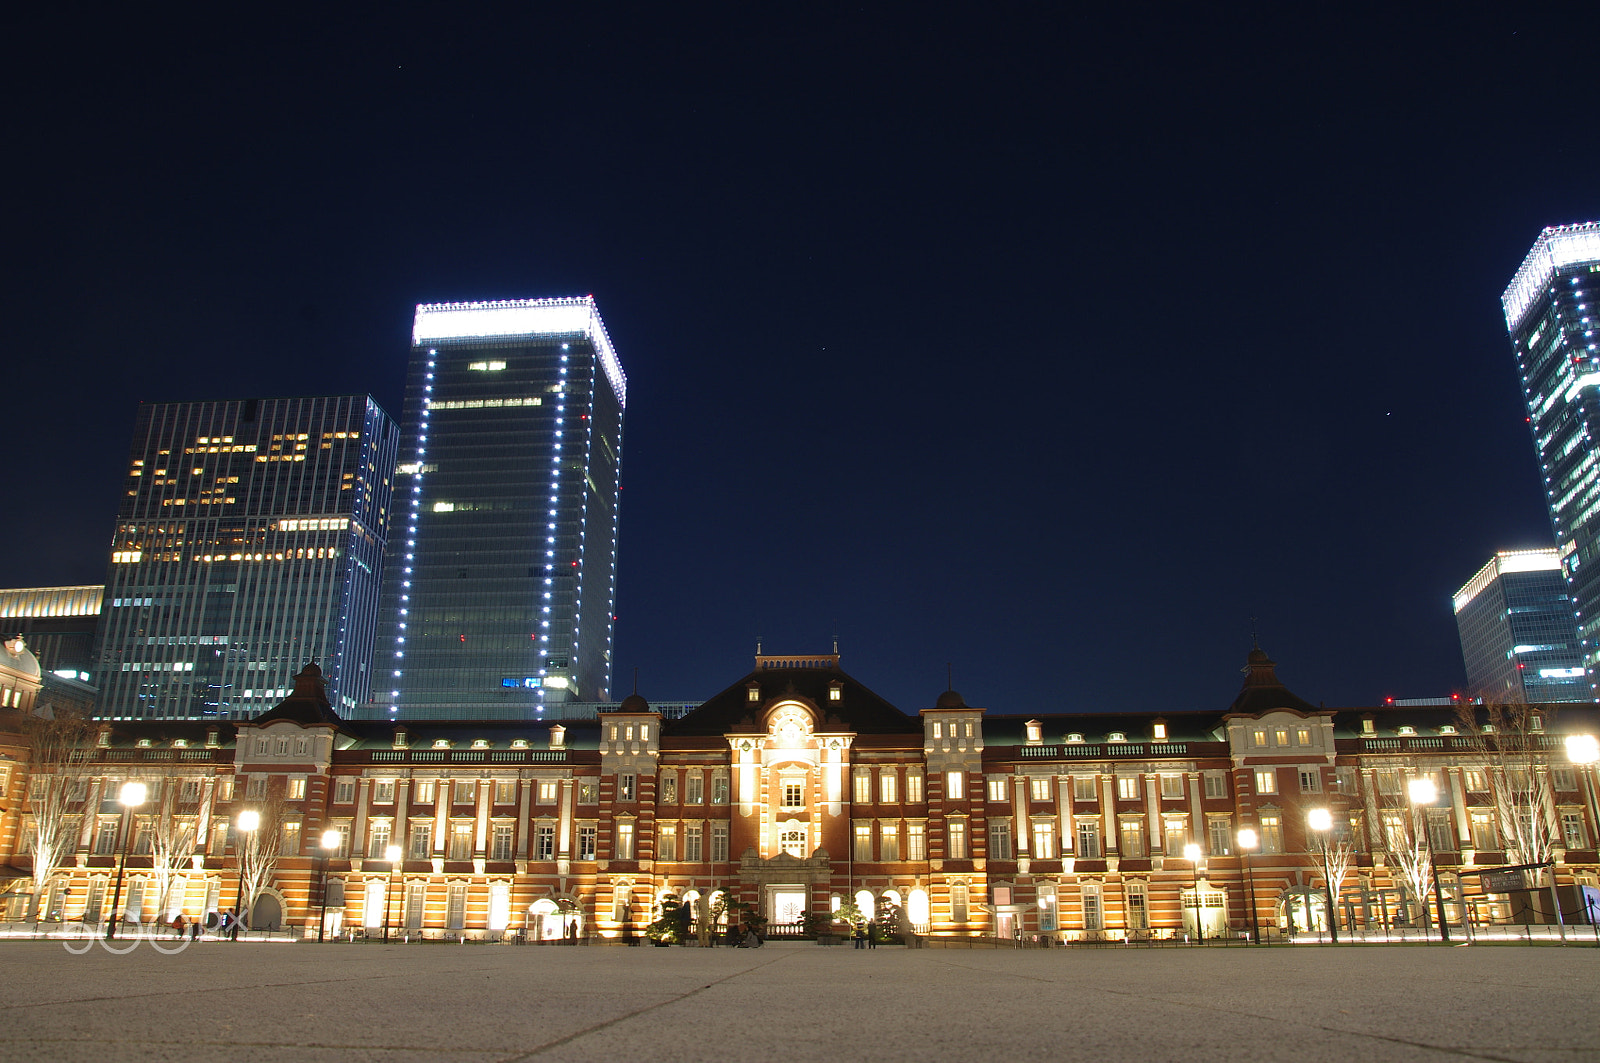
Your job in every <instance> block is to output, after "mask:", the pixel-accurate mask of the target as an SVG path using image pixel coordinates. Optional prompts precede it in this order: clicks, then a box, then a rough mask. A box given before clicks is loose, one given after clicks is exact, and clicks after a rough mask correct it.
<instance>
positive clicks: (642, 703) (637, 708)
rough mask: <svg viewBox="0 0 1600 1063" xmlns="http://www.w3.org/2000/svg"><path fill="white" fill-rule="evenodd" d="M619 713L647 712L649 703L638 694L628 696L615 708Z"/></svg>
mask: <svg viewBox="0 0 1600 1063" xmlns="http://www.w3.org/2000/svg"><path fill="white" fill-rule="evenodd" d="M617 710H618V711H619V712H649V711H650V703H649V702H648V701H646V700H644V697H643V696H642V695H640V694H629V695H628V696H627V697H625V698H623V699H622V704H620V705H618V706H617Z"/></svg>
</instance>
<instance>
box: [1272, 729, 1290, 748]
mask: <svg viewBox="0 0 1600 1063" xmlns="http://www.w3.org/2000/svg"><path fill="white" fill-rule="evenodd" d="M1274 734H1275V735H1276V737H1277V739H1278V745H1280V746H1287V745H1288V744H1289V729H1288V728H1287V727H1280V728H1278V730H1277V731H1276V732H1274Z"/></svg>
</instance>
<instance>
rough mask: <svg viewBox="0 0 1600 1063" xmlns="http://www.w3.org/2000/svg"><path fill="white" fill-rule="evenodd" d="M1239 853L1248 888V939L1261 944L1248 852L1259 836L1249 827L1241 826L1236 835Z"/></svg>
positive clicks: (1258, 839)
mask: <svg viewBox="0 0 1600 1063" xmlns="http://www.w3.org/2000/svg"><path fill="white" fill-rule="evenodd" d="M1238 841H1239V855H1241V856H1243V857H1244V880H1245V883H1246V885H1247V886H1248V888H1249V890H1250V941H1251V943H1252V944H1255V945H1259V944H1261V928H1260V927H1258V926H1256V879H1255V875H1254V874H1252V873H1251V871H1250V854H1251V853H1252V852H1254V851H1255V847H1256V846H1257V845H1258V844H1260V838H1259V837H1258V836H1257V835H1256V832H1255V831H1254V830H1253V829H1252V828H1250V827H1241V828H1240V829H1239V835H1238Z"/></svg>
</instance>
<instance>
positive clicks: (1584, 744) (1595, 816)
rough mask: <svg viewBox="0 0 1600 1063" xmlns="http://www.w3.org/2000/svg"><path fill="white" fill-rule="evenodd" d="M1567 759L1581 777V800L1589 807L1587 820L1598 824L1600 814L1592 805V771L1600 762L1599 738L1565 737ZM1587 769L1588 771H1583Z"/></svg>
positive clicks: (1587, 736)
mask: <svg viewBox="0 0 1600 1063" xmlns="http://www.w3.org/2000/svg"><path fill="white" fill-rule="evenodd" d="M1567 759H1568V760H1570V761H1572V763H1573V764H1575V765H1576V766H1577V767H1578V769H1579V771H1578V774H1579V775H1581V776H1583V799H1584V802H1585V803H1586V804H1587V805H1588V806H1589V818H1590V819H1591V820H1592V821H1595V822H1600V812H1596V810H1595V804H1594V779H1593V778H1591V774H1592V772H1593V771H1594V765H1595V762H1596V761H1600V738H1596V737H1595V736H1594V735H1567ZM1584 768H1588V769H1589V770H1588V771H1584V770H1583V769H1584Z"/></svg>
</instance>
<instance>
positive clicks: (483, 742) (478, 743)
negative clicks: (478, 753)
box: [472, 738, 489, 749]
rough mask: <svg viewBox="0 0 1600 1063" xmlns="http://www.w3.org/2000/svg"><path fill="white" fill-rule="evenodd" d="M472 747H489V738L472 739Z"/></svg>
mask: <svg viewBox="0 0 1600 1063" xmlns="http://www.w3.org/2000/svg"><path fill="white" fill-rule="evenodd" d="M472 748H473V749H488V748H489V740H488V739H487V738H474V739H473V740H472Z"/></svg>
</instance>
